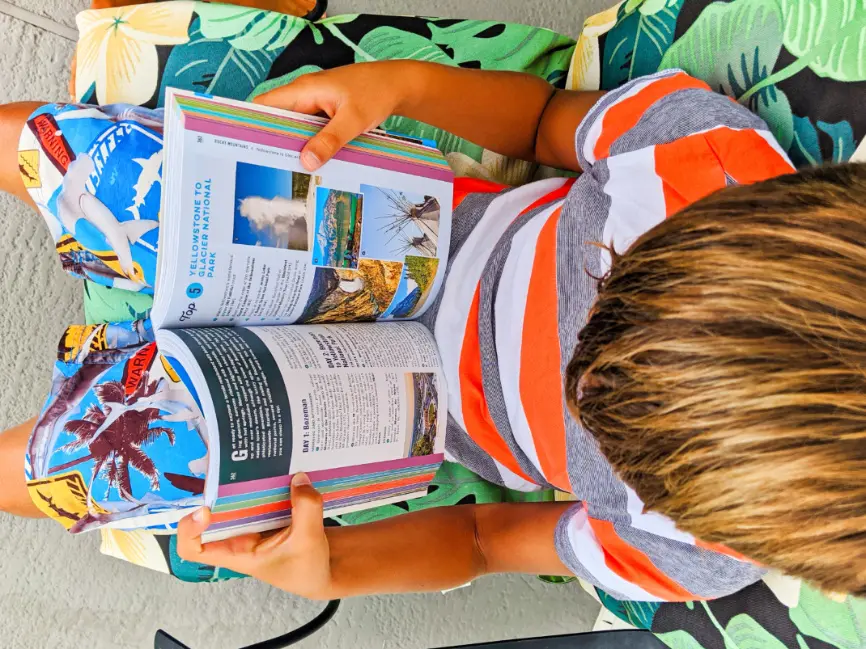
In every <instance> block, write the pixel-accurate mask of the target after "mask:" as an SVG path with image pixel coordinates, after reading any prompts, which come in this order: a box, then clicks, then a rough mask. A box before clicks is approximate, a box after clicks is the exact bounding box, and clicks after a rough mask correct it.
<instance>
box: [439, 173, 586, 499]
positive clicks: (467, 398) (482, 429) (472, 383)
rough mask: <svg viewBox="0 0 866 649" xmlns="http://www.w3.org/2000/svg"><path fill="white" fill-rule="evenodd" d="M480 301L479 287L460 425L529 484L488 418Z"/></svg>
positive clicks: (463, 354) (464, 353) (463, 358)
mask: <svg viewBox="0 0 866 649" xmlns="http://www.w3.org/2000/svg"><path fill="white" fill-rule="evenodd" d="M574 181H575V179H574V178H571V179H569V180H567V181H565V182H564V183H563V184H562V186H560V187H558V188H557V189H554V190H553V191H552V192H548V193H547V194H545V195H544V196H542V197H541V198H539V199H538V200H537V201H535V202H534V203H532V204H531V205H529V206H528V207H526V208H525V209H523V210H522V211H521V212H520V214H521V215H523V214H526V213H528V212H530V211H532V210H534V209H536V208H537V207H540V206H542V205H545V204H547V203H551V202H553V201H556V200H561V199H562V198H564V197H565V195H566V194H568V191H569V190H570V189H571V186H572V185H573V184H574ZM480 182H485V181H480ZM491 184H492V183H491ZM455 197H456V191H455ZM455 200H456V198H455ZM550 277H555V276H550ZM554 289H555V283H554ZM480 301H481V285H480V283H479V285H478V287H477V288H476V289H475V295H474V296H473V298H472V305H471V307H470V309H469V315H468V318H467V320H466V332H465V334H464V335H463V346H462V347H461V349H460V366H459V375H460V401H461V405H462V410H463V425H464V426H465V427H466V433H467V434H468V435H469V437H470V438H472V441H474V442H475V443H476V444H478V446H480V447H481V448H482V449H483V450H484V451H485V452H486V453H488V454H489V455H490V456H491V457H492V458H494V459H495V460H496V461H497V462H499V463H500V464H502V465H503V466H504V467H506V468H507V469H508V470H510V471H511V472H512V473H514V474H516V475H518V476H520V477H521V478H523V479H524V480H526V481H527V482H532V480H531V479H530V478H529V476H527V475H526V473H525V472H524V471H523V469H521V468H520V465H519V463H518V462H517V459H516V458H515V457H514V454H513V453H512V452H511V449H510V448H508V444H506V443H505V440H503V439H502V436H501V435H500V434H499V431H498V429H497V428H496V424H495V423H494V422H493V418H492V417H491V416H490V410H489V408H488V406H487V398H486V397H485V396H484V380H483V374H482V371H481V346H480V342H479V337H478V312H479V305H480ZM559 376H560V369H559V367H558V366H557V369H556V377H557V380H559ZM563 439H564V437H563ZM565 484H566V485H567V484H568V482H567V481H566V483H565ZM566 489H567V487H566Z"/></svg>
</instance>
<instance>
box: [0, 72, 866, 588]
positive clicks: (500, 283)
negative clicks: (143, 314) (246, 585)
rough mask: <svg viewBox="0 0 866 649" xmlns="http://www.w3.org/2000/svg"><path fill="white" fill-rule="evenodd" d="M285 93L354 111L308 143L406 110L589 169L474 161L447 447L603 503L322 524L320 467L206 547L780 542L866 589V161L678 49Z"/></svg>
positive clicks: (611, 575) (438, 326) (343, 582)
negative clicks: (233, 533)
mask: <svg viewBox="0 0 866 649" xmlns="http://www.w3.org/2000/svg"><path fill="white" fill-rule="evenodd" d="M261 101H264V102H267V103H271V104H274V105H278V106H281V107H285V108H289V109H292V110H298V111H302V112H310V113H315V112H324V113H327V114H328V115H329V116H331V117H332V121H331V123H330V124H329V126H328V127H327V128H326V129H324V130H323V131H322V133H321V134H320V135H319V136H317V137H316V138H314V139H313V140H312V141H311V142H310V143H309V144H308V146H307V147H306V149H305V151H304V153H303V155H302V161H303V162H304V164H305V166H307V167H308V168H309V169H314V168H316V167H318V166H320V165H321V164H323V163H324V162H326V161H327V160H328V159H329V158H330V157H331V156H332V155H333V154H334V153H335V152H336V151H337V150H338V149H339V148H340V146H342V145H343V144H345V143H346V142H347V141H348V140H350V139H351V138H352V137H354V136H355V135H357V134H359V133H361V132H362V131H364V130H366V129H368V128H370V127H373V126H375V125H377V124H379V123H380V122H381V121H382V120H384V118H386V117H387V116H388V115H390V114H392V113H395V114H401V115H404V116H407V117H411V118H414V119H418V120H421V121H425V122H429V123H432V124H434V125H436V126H439V127H442V128H444V129H446V130H449V131H451V132H453V133H455V134H457V135H459V136H463V137H467V138H470V139H472V140H473V141H475V142H477V143H478V144H480V145H482V146H484V147H486V148H489V149H493V150H496V151H498V152H500V153H503V154H506V155H509V156H514V157H520V158H525V159H531V160H537V161H538V162H541V163H544V164H548V165H552V166H555V167H559V168H564V169H571V170H574V171H583V174H582V175H581V176H580V177H579V178H578V179H577V180H576V181H566V180H563V179H552V180H545V181H540V182H538V183H533V184H530V185H527V186H524V187H520V188H515V189H510V190H507V191H501V192H497V193H494V192H491V191H490V188H489V187H486V188H485V189H487V190H488V191H487V193H479V192H476V193H468V195H465V194H466V188H467V186H466V185H465V184H464V185H460V186H458V196H457V198H458V200H460V201H461V202H460V206H459V208H458V209H457V211H456V212H455V221H454V228H453V236H452V248H451V249H452V257H451V259H450V260H449V273H448V278H447V280H446V284H445V287H444V289H443V291H442V294H441V298H440V300H439V302H438V304H437V305H436V308H435V309H433V310H432V312H431V313H429V315H427V316H426V323H427V324H428V325H429V326H430V327H431V328H432V329H433V330H434V332H435V335H436V338H437V342H438V343H439V346H440V350H441V354H442V358H443V363H444V367H445V371H446V375H447V377H448V383H449V404H450V405H451V409H450V412H449V415H450V420H449V437H448V445H447V450H448V453H450V455H451V456H452V457H453V458H454V459H456V460H458V461H460V462H462V463H463V464H465V465H466V466H468V467H469V468H471V469H472V470H474V471H476V472H477V473H479V474H480V475H482V476H483V477H485V478H487V479H488V480H491V481H495V482H498V483H500V484H504V485H506V486H509V487H511V488H520V489H527V490H531V489H537V488H540V487H549V486H553V487H556V488H559V489H561V490H563V491H568V492H570V493H572V494H574V496H575V497H576V498H577V499H578V501H579V502H578V503H576V504H575V503H543V504H519V505H517V504H503V505H488V506H464V507H452V508H445V509H439V510H427V511H424V512H420V513H415V514H407V515H405V516H401V517H398V518H395V519H390V520H387V521H383V522H381V523H375V524H369V525H362V526H358V527H346V528H336V529H330V528H329V529H327V530H326V529H325V528H324V527H323V525H322V501H321V498H320V497H319V496H318V494H316V492H315V491H314V490H313V489H312V488H311V487H310V486H309V480H308V479H306V477H305V476H303V475H298V476H295V479H294V483H293V503H294V520H293V524H292V526H291V527H290V528H289V529H287V530H284V531H282V532H279V533H277V534H275V535H271V536H260V535H250V536H246V537H239V538H235V539H230V540H227V541H222V542H218V543H212V544H207V545H202V544H201V542H200V534H201V532H202V531H203V530H204V529H206V527H207V524H208V520H209V513H208V512H207V511H206V510H201V511H199V512H197V513H196V514H195V515H193V516H191V517H189V518H187V519H185V520H184V521H182V523H181V525H180V527H179V530H178V544H179V551H180V554H181V556H182V557H184V558H185V559H187V560H191V561H200V562H205V563H211V564H214V565H219V566H223V567H227V568H230V569H233V570H236V571H239V572H242V573H245V574H250V575H252V576H254V577H257V578H259V579H262V580H264V581H266V582H268V583H271V584H273V585H275V586H278V587H280V588H284V589H286V590H289V591H292V592H295V593H298V594H301V595H304V596H307V597H312V598H334V597H346V596H351V595H359V594H367V593H383V592H405V591H418V590H441V589H445V588H449V587H454V586H458V585H461V584H463V583H466V582H468V581H471V580H472V579H474V578H475V577H478V576H480V575H483V574H487V573H492V572H504V571H516V572H529V573H545V574H563V575H564V574H575V575H577V576H579V577H582V578H584V579H587V580H588V581H590V582H591V583H594V584H596V585H598V586H600V587H601V588H603V589H604V590H606V591H608V592H609V593H611V594H612V595H614V596H617V597H620V598H624V599H636V600H690V599H696V598H713V597H720V596H723V595H726V594H729V593H733V592H736V591H737V590H739V589H741V588H743V587H744V586H746V585H748V584H750V583H752V582H754V581H756V580H758V579H759V578H760V577H761V575H762V573H763V568H762V567H761V566H768V567H773V568H777V569H780V570H782V571H784V572H787V573H789V574H792V575H795V576H800V577H803V578H806V579H810V580H812V581H814V582H815V583H817V584H818V585H819V586H821V587H824V588H826V589H830V590H836V591H846V592H851V593H858V594H859V593H863V592H866V587H864V586H866V559H864V558H863V556H864V553H863V551H862V549H863V548H862V546H863V542H862V536H861V534H862V533H861V528H862V523H863V519H864V517H866V515H864V513H863V512H864V506H866V487H863V486H861V485H862V484H863V481H862V479H861V475H860V474H861V473H862V472H863V469H864V468H866V456H864V453H863V452H862V448H863V443H862V438H863V437H864V432H863V420H864V419H863V414H862V413H863V409H864V407H866V397H864V396H863V395H864V394H866V377H864V375H863V372H862V367H864V365H866V355H864V352H863V349H864V345H863V340H864V335H866V307H864V306H863V300H862V299H860V298H859V295H858V293H859V292H860V291H861V290H862V289H861V288H860V287H861V286H862V285H863V283H864V281H866V248H864V247H863V245H862V243H863V242H864V241H866V209H864V207H863V206H862V202H863V197H864V195H866V172H864V170H863V169H861V168H859V167H857V166H856V165H848V166H843V167H837V168H828V169H819V170H813V171H809V172H804V173H801V174H797V175H793V174H791V172H792V171H793V168H792V167H791V165H790V163H789V162H788V160H787V158H786V157H785V155H784V154H783V153H782V151H781V149H780V148H779V146H778V145H777V144H776V143H775V141H774V140H773V139H772V136H771V135H770V134H769V133H768V131H767V130H766V125H765V124H764V123H763V122H762V121H761V120H760V119H759V118H757V117H755V116H754V115H752V114H751V113H750V112H748V111H747V110H746V109H744V108H742V107H741V106H739V105H738V104H736V103H735V102H732V101H730V100H729V99H726V98H724V97H721V96H719V95H716V94H714V93H712V92H711V91H710V89H709V88H708V87H707V86H706V85H705V84H703V83H701V82H698V81H696V80H694V79H692V78H690V77H688V76H687V75H685V74H684V73H682V72H677V71H669V72H664V73H660V74H657V75H654V76H651V77H646V78H643V79H638V80H636V81H633V82H631V83H629V84H627V85H626V86H624V87H622V88H620V89H618V90H615V91H612V92H610V93H608V94H607V95H604V96H602V95H601V94H600V93H578V92H566V91H555V90H554V89H553V88H551V87H550V86H549V85H547V84H546V83H544V82H543V81H541V80H539V79H537V78H535V77H531V76H528V75H521V74H508V73H488V72H480V71H472V70H461V69H452V68H446V67H443V66H439V65H435V64H425V63H418V62H399V61H395V62H383V63H371V64H361V65H354V66H348V67H345V68H340V69H336V70H332V71H329V72H323V73H317V74H314V75H309V76H307V77H304V78H302V79H300V80H299V81H296V82H295V83H293V84H291V85H289V86H287V87H286V88H283V89H281V90H278V91H274V92H273V93H271V94H269V95H266V96H264V97H263V98H261ZM30 108H31V107H27V110H29V109H30ZM9 110H12V109H9ZM22 110H23V109H22ZM23 112H27V111H23ZM17 115H18V116H19V117H20V118H21V119H24V117H21V115H22V113H20V112H19V113H18V114H17ZM73 121H75V120H73ZM18 126H19V127H20V121H19V123H18ZM784 174H789V175H784ZM778 176H782V177H780V178H777V177H778ZM9 188H10V189H13V187H12V186H11V185H9ZM17 191H19V193H20V192H21V189H20V187H19V188H18V189H17ZM461 194H464V195H461ZM46 216H47V217H48V218H49V220H51V219H55V218H56V215H54V214H52V213H50V210H49V213H48V214H46ZM55 231H56V226H55ZM601 244H605V245H609V246H610V247H609V248H604V247H602V245H601ZM597 278H602V279H601V280H600V281H598V279H597ZM130 279H133V278H130ZM147 281H148V280H147V278H145V280H144V284H145V285H147ZM9 434H10V433H6V435H9ZM15 434H17V435H19V436H20V435H21V431H20V429H19V430H17V432H15ZM0 439H5V435H4V436H3V437H2V438H0ZM19 452H20V451H19ZM19 457H20V456H19ZM20 506H21V507H24V505H23V504H20ZM419 548H422V549H423V551H420V552H419ZM747 557H748V558H747Z"/></svg>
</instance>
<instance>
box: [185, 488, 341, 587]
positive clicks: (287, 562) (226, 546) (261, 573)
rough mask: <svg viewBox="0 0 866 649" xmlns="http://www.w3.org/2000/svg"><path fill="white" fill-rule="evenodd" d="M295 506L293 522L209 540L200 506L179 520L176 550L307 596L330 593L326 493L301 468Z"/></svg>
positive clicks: (207, 516) (294, 492)
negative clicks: (205, 537)
mask: <svg viewBox="0 0 866 649" xmlns="http://www.w3.org/2000/svg"><path fill="white" fill-rule="evenodd" d="M292 506H293V508H292V524H291V526H290V527H288V528H286V529H284V530H280V531H279V532H277V533H276V534H272V535H269V536H268V535H262V534H247V535H244V536H238V537H235V538H231V539H226V540H225V541H217V542H214V543H206V544H202V542H201V534H202V532H204V531H205V530H206V529H207V527H208V525H209V524H210V511H209V510H208V509H205V508H202V509H200V510H198V511H197V512H195V513H194V514H192V515H190V516H187V517H186V518H184V519H183V520H182V521H181V522H180V523H179V524H178V527H177V552H178V554H179V555H180V557H181V558H182V559H185V560H186V561H197V562H199V563H205V564H208V565H213V566H219V567H222V568H228V569H230V570H234V571H236V572H240V573H243V574H245V575H250V576H251V577H255V578H256V579H259V580H261V581H264V582H267V583H269V584H271V585H272V586H276V587H277V588H281V589H283V590H286V591H289V592H291V593H295V594H297V595H301V596H303V597H307V598H309V599H331V598H332V590H333V589H332V583H331V567H330V550H329V547H328V539H327V537H326V536H325V527H324V522H323V516H322V496H321V495H320V494H319V492H317V491H316V490H315V489H313V487H312V486H310V479H309V478H308V477H307V476H306V475H305V474H303V473H298V474H296V475H295V477H294V478H293V479H292Z"/></svg>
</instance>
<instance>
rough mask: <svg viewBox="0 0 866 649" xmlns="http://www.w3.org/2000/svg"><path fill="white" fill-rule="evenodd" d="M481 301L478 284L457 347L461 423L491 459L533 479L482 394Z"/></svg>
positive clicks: (525, 477) (528, 479) (525, 478)
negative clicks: (479, 334)
mask: <svg viewBox="0 0 866 649" xmlns="http://www.w3.org/2000/svg"><path fill="white" fill-rule="evenodd" d="M480 302H481V284H480V283H479V285H478V287H477V288H476V289H475V296H474V297H473V298H472V306H471V307H470V309H469V319H468V320H467V322H466V333H465V334H464V336H463V347H462V348H461V349H460V401H461V404H462V409H463V425H464V426H466V433H467V434H468V435H469V437H471V438H472V441H473V442H475V443H476V444H478V446H480V447H481V448H482V449H483V450H484V451H485V452H486V453H488V454H489V455H490V456H491V457H492V458H493V459H495V460H496V461H497V462H499V463H500V464H502V465H503V466H504V467H506V468H507V469H509V470H510V471H512V472H513V473H515V474H517V475H519V476H520V477H521V478H523V479H524V480H526V481H527V482H532V480H531V479H530V478H529V476H528V475H526V474H525V473H524V472H523V469H521V468H520V465H519V464H518V463H517V460H516V459H515V457H514V455H513V454H512V452H511V449H510V448H508V444H506V443H505V440H504V439H502V436H501V435H500V434H499V431H498V430H497V428H496V424H495V423H494V422H493V418H492V417H491V416H490V410H489V408H488V407H487V399H486V397H485V396H484V380H483V375H482V371H481V345H480V342H479V336H478V311H479V305H480Z"/></svg>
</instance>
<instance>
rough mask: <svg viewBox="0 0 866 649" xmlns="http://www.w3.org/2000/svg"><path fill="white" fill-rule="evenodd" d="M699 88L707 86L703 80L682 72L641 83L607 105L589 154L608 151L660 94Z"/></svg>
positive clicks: (597, 154)
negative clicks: (612, 103) (639, 88)
mask: <svg viewBox="0 0 866 649" xmlns="http://www.w3.org/2000/svg"><path fill="white" fill-rule="evenodd" d="M691 88H699V89H701V90H710V87H709V86H708V85H707V84H706V83H704V82H703V81H698V80H697V79H695V78H694V77H690V76H689V75H687V74H686V73H685V72H678V73H677V74H674V75H671V76H669V77H663V78H661V79H657V80H656V81H653V82H652V83H650V84H649V85H648V86H645V87H644V88H642V89H641V90H639V91H638V92H637V93H636V94H634V95H632V96H631V97H625V98H624V99H620V100H619V101H618V102H617V103H615V104H614V105H613V106H611V107H610V108H608V109H607V112H605V114H604V117H603V118H602V122H601V133H600V134H599V136H598V140H596V142H595V149H594V150H593V154H594V155H595V159H596V160H600V159H602V158H606V157H607V156H609V155H610V147H611V145H612V144H613V143H614V142H616V140H617V139H618V138H620V137H621V136H623V135H625V134H626V132H628V131H629V130H630V129H631V128H633V127H634V126H635V124H637V123H638V122H639V121H640V118H641V117H643V116H644V113H646V111H647V110H648V109H649V107H650V106H652V105H653V104H654V103H655V102H657V101H658V100H659V99H661V98H662V97H665V96H666V95H669V94H671V93H674V92H676V91H677V90H688V89H691Z"/></svg>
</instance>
